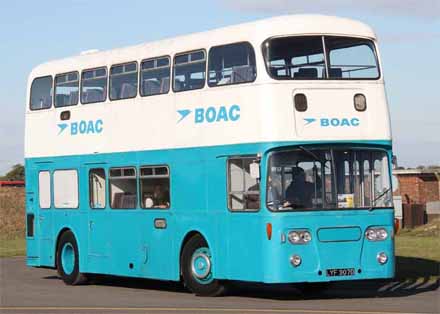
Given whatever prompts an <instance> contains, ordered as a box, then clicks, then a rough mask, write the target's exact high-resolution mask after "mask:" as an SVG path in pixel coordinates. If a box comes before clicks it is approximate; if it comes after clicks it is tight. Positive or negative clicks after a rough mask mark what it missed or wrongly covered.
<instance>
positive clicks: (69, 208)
mask: <svg viewBox="0 0 440 314" xmlns="http://www.w3.org/2000/svg"><path fill="white" fill-rule="evenodd" d="M69 170H74V171H76V189H77V192H78V204H77V206H76V207H57V206H56V205H55V173H56V172H57V171H69ZM79 172H80V171H79V169H78V168H59V169H54V170H52V172H51V182H52V196H51V197H52V198H53V208H54V209H55V210H79V209H80V207H81V194H80V193H81V187H80V183H81V182H80V173H79Z"/></svg>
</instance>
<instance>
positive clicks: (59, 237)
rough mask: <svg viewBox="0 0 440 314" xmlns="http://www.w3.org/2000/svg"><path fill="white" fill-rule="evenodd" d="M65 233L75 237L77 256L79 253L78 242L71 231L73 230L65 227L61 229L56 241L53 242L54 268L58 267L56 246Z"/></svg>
mask: <svg viewBox="0 0 440 314" xmlns="http://www.w3.org/2000/svg"><path fill="white" fill-rule="evenodd" d="M66 232H71V233H72V234H73V236H74V237H75V240H76V244H77V246H78V254H79V253H80V245H79V242H78V237H77V236H76V234H75V232H74V231H73V229H72V228H70V227H68V226H65V227H63V228H61V230H60V231H58V235H57V238H56V241H55V249H54V252H55V255H54V266H55V268H57V267H58V265H57V254H58V244H59V243H60V239H61V236H62V235H63V234H64V233H66Z"/></svg>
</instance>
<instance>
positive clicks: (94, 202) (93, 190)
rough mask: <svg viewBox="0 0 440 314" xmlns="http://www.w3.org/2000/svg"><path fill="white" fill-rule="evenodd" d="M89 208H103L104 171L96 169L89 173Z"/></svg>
mask: <svg viewBox="0 0 440 314" xmlns="http://www.w3.org/2000/svg"><path fill="white" fill-rule="evenodd" d="M89 201H90V208H94V209H99V208H105V170H104V169H102V168H96V169H92V170H90V173H89Z"/></svg>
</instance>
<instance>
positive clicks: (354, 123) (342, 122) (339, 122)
mask: <svg viewBox="0 0 440 314" xmlns="http://www.w3.org/2000/svg"><path fill="white" fill-rule="evenodd" d="M304 122H305V123H304V125H305V126H306V125H309V124H312V123H315V122H318V123H319V126H321V127H358V126H359V125H360V124H361V121H360V120H359V118H320V119H316V118H304Z"/></svg>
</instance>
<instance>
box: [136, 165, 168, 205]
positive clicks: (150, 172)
mask: <svg viewBox="0 0 440 314" xmlns="http://www.w3.org/2000/svg"><path fill="white" fill-rule="evenodd" d="M140 189H141V207H142V208H170V176H169V170H168V167H166V166H155V167H141V173H140Z"/></svg>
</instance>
